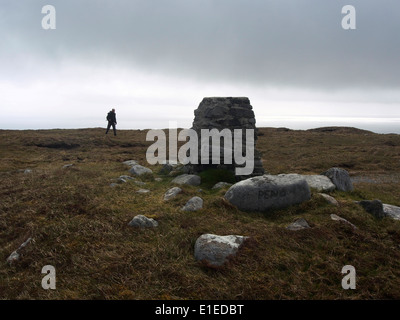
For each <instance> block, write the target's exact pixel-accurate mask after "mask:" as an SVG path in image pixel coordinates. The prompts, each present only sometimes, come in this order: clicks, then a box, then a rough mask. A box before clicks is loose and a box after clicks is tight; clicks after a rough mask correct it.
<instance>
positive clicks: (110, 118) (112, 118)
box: [107, 111, 117, 123]
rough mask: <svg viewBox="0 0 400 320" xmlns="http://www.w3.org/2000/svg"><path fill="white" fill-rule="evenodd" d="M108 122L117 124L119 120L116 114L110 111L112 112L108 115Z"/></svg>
mask: <svg viewBox="0 0 400 320" xmlns="http://www.w3.org/2000/svg"><path fill="white" fill-rule="evenodd" d="M107 120H108V121H109V122H112V123H117V118H116V114H115V112H113V111H110V112H109V113H108V114H107Z"/></svg>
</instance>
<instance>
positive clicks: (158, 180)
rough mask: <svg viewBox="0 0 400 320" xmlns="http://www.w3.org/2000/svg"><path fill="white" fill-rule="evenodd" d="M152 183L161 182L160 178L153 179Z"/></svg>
mask: <svg viewBox="0 0 400 320" xmlns="http://www.w3.org/2000/svg"><path fill="white" fill-rule="evenodd" d="M154 181H157V182H161V181H162V178H154Z"/></svg>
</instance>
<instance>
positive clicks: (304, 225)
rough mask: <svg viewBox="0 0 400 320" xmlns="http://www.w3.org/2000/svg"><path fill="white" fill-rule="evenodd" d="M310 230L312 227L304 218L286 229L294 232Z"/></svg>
mask: <svg viewBox="0 0 400 320" xmlns="http://www.w3.org/2000/svg"><path fill="white" fill-rule="evenodd" d="M309 228H311V227H310V225H309V224H308V222H307V221H306V220H305V219H304V218H300V219H297V220H296V221H295V222H293V223H291V224H290V225H288V226H287V227H286V229H288V230H293V231H298V230H303V229H309Z"/></svg>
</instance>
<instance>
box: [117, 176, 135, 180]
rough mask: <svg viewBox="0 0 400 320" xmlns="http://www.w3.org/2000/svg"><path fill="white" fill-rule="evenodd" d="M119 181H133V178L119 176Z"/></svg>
mask: <svg viewBox="0 0 400 320" xmlns="http://www.w3.org/2000/svg"><path fill="white" fill-rule="evenodd" d="M119 179H124V180H125V181H128V180H135V178H133V177H131V176H127V175H122V176H119Z"/></svg>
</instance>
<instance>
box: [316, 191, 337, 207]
mask: <svg viewBox="0 0 400 320" xmlns="http://www.w3.org/2000/svg"><path fill="white" fill-rule="evenodd" d="M318 194H319V195H320V196H322V197H324V198H325V200H326V201H327V202H329V203H330V204H332V205H334V206H336V207H339V202H338V201H337V200H336V199H335V198H334V197H332V196H330V195H328V194H325V193H318Z"/></svg>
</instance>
